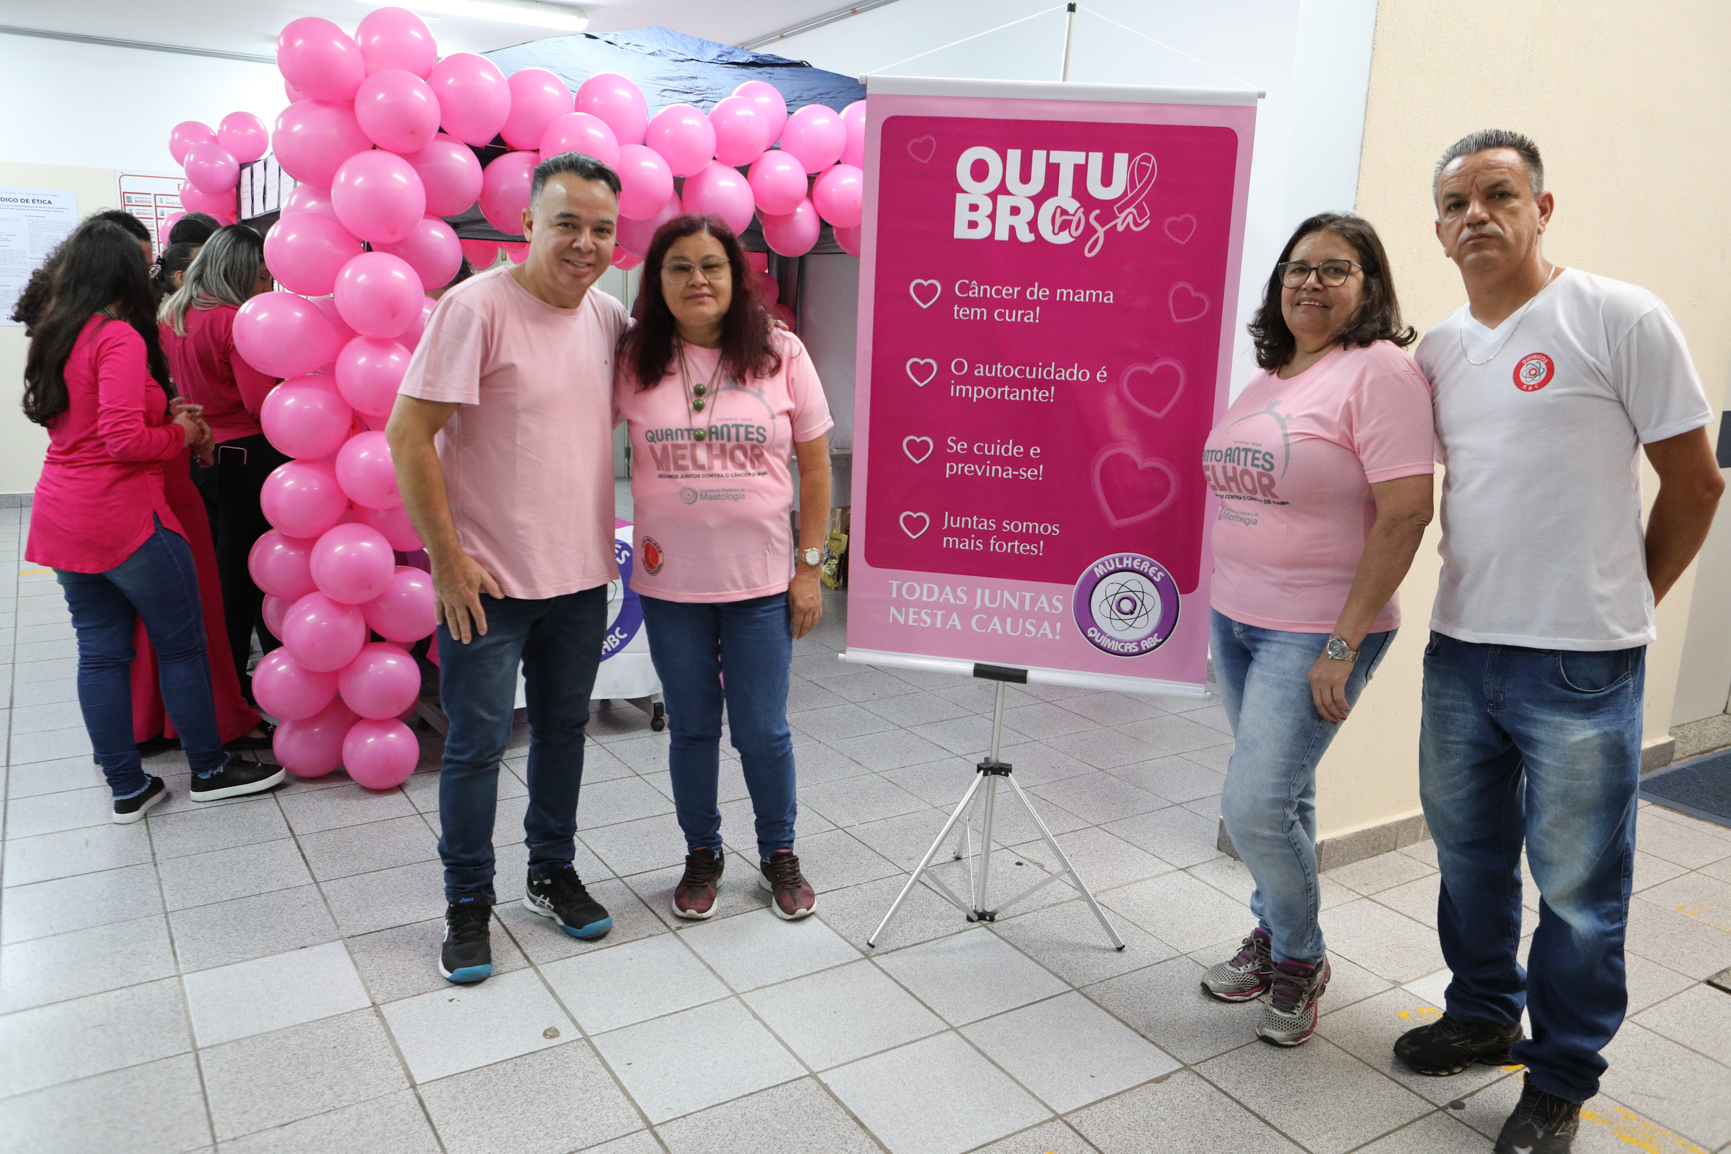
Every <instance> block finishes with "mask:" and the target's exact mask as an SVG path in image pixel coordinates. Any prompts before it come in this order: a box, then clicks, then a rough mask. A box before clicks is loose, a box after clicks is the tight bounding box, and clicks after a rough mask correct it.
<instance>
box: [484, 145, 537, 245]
mask: <svg viewBox="0 0 1731 1154" xmlns="http://www.w3.org/2000/svg"><path fill="white" fill-rule="evenodd" d="M540 163H541V157H540V154H539V153H534V152H507V153H506V154H505V155H504V156H501V157H498V158H497V159H495V160H494V161H493V162H492V163H491V164H489V165H488V166H487V167H486V170H485V171H483V172H482V173H481V215H482V216H484V217H486V218H487V223H488V224H490V225H492V226H493V227H494V228H496V229H498V230H499V231H500V232H502V233H504V234H505V235H506V236H519V235H521V234H522V232H523V210H524V209H526V208H528V207H529V186H530V185H531V184H533V183H534V180H535V166H536V165H537V164H540Z"/></svg>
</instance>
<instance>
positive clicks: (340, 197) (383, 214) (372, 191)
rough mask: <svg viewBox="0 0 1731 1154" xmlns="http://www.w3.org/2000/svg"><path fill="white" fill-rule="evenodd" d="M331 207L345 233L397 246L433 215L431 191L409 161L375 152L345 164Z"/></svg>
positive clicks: (334, 187)
mask: <svg viewBox="0 0 1731 1154" xmlns="http://www.w3.org/2000/svg"><path fill="white" fill-rule="evenodd" d="M380 75H381V76H382V75H384V74H383V73H380ZM410 79H413V77H410ZM416 83H417V84H418V83H420V82H419V81H416ZM331 206H332V207H333V208H335V209H336V210H337V219H338V220H339V221H341V222H342V225H343V227H344V228H346V229H348V230H349V231H350V232H352V233H354V234H355V235H356V236H358V237H360V238H361V239H362V240H364V241H367V242H369V243H370V244H375V245H379V244H391V243H393V242H395V241H399V240H403V239H405V238H407V237H408V235H409V234H410V233H412V232H414V230H415V226H416V225H418V224H420V223H421V218H422V217H423V216H426V215H427V190H426V189H425V188H423V187H422V185H421V178H420V176H419V175H417V174H416V172H415V169H414V166H413V165H411V164H410V163H409V162H408V161H406V160H404V159H403V158H402V157H400V156H397V155H396V154H394V153H390V152H380V151H377V150H374V151H372V152H363V153H360V154H359V155H357V156H351V157H349V158H348V159H347V160H345V161H343V166H342V167H341V168H339V169H337V175H336V179H335V180H333V181H332V182H331Z"/></svg>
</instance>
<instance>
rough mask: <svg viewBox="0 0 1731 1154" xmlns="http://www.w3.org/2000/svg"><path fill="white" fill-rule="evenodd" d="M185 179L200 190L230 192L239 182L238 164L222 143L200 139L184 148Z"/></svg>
mask: <svg viewBox="0 0 1731 1154" xmlns="http://www.w3.org/2000/svg"><path fill="white" fill-rule="evenodd" d="M186 179H187V180H189V181H191V182H192V186H193V187H194V188H196V189H198V190H199V191H200V192H208V193H213V194H215V193H225V192H230V191H232V190H233V189H234V187H235V185H237V184H239V183H240V165H239V164H238V163H236V162H235V159H234V157H233V156H232V155H230V154H229V151H228V149H226V148H224V147H223V146H222V145H220V144H217V143H215V142H212V141H202V142H200V143H198V144H194V145H193V146H192V147H190V148H188V149H187V150H186Z"/></svg>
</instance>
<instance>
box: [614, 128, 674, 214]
mask: <svg viewBox="0 0 1731 1154" xmlns="http://www.w3.org/2000/svg"><path fill="white" fill-rule="evenodd" d="M618 173H619V215H620V216H629V217H631V218H633V219H635V220H642V219H644V218H646V217H651V216H654V215H655V214H656V213H658V212H660V211H661V210H662V209H663V208H665V207H666V206H667V202H668V200H669V199H670V198H671V197H672V196H673V171H672V169H670V168H668V167H667V162H666V161H665V160H663V159H661V154H660V153H658V152H656V151H654V150H653V149H649V148H645V147H643V146H642V145H641V144H622V145H620V146H619V168H618Z"/></svg>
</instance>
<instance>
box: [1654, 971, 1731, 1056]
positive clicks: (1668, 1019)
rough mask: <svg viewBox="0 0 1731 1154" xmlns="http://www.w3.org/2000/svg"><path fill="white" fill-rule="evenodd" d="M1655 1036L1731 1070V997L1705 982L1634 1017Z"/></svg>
mask: <svg viewBox="0 0 1731 1154" xmlns="http://www.w3.org/2000/svg"><path fill="white" fill-rule="evenodd" d="M1635 1021H1637V1022H1639V1023H1640V1024H1641V1025H1643V1026H1645V1027H1647V1029H1649V1030H1651V1031H1653V1032H1654V1033H1655V1034H1658V1035H1660V1036H1661V1037H1664V1038H1669V1039H1670V1040H1671V1041H1673V1042H1678V1043H1681V1044H1682V1045H1684V1046H1687V1047H1689V1048H1690V1049H1691V1050H1695V1051H1697V1052H1699V1053H1701V1054H1704V1055H1706V1056H1707V1057H1709V1058H1712V1059H1713V1060H1714V1061H1716V1062H1719V1063H1721V1064H1722V1065H1725V1066H1728V1067H1731V997H1727V996H1726V995H1725V993H1724V991H1722V990H1718V989H1715V988H1714V987H1712V986H1709V985H1707V984H1705V983H1702V984H1700V985H1694V986H1690V987H1688V988H1687V989H1685V990H1684V991H1682V992H1681V993H1679V994H1677V995H1676V996H1675V997H1673V998H1669V999H1667V1000H1666V1001H1663V1002H1660V1003H1659V1004H1658V1005H1656V1006H1653V1007H1651V1008H1649V1009H1647V1010H1644V1011H1642V1012H1641V1013H1640V1014H1639V1015H1637V1016H1636V1017H1635Z"/></svg>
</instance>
